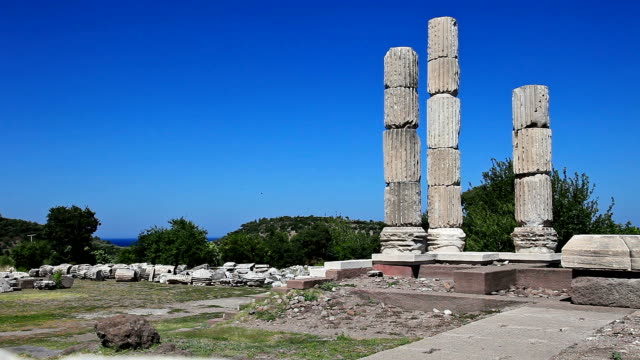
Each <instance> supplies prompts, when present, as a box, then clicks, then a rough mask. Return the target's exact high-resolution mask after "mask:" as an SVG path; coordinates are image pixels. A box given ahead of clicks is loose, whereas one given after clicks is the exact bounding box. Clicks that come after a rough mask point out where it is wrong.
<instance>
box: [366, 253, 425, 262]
mask: <svg viewBox="0 0 640 360" xmlns="http://www.w3.org/2000/svg"><path fill="white" fill-rule="evenodd" d="M371 259H372V260H373V262H374V265H375V264H392V265H393V264H396V265H398V264H402V265H406V264H431V263H434V262H435V261H436V257H435V256H434V255H433V254H409V253H404V254H402V253H399V254H372V255H371Z"/></svg>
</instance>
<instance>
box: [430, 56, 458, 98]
mask: <svg viewBox="0 0 640 360" xmlns="http://www.w3.org/2000/svg"><path fill="white" fill-rule="evenodd" d="M427 72H428V76H427V91H428V92H429V94H431V95H436V94H451V95H454V96H456V95H457V94H458V90H459V88H460V65H459V64H458V59H457V58H439V59H435V60H431V61H429V63H428V64H427Z"/></svg>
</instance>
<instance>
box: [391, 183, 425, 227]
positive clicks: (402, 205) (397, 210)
mask: <svg viewBox="0 0 640 360" xmlns="http://www.w3.org/2000/svg"><path fill="white" fill-rule="evenodd" d="M421 211H422V204H421V196H420V183H419V182H407V183H391V184H389V185H387V187H386V188H385V190H384V219H385V223H386V224H387V225H391V226H419V225H420V224H421V223H422V214H421Z"/></svg>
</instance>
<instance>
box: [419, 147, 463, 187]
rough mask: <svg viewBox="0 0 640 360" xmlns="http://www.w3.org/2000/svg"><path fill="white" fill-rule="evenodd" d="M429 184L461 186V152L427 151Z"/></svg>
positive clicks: (450, 150)
mask: <svg viewBox="0 0 640 360" xmlns="http://www.w3.org/2000/svg"><path fill="white" fill-rule="evenodd" d="M427 183H428V184H429V186H436V185H445V186H446V185H460V150H457V149H429V150H427Z"/></svg>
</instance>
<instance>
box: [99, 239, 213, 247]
mask: <svg viewBox="0 0 640 360" xmlns="http://www.w3.org/2000/svg"><path fill="white" fill-rule="evenodd" d="M100 239H101V240H104V241H108V242H110V243H112V244H113V245H117V246H121V247H128V246H131V245H132V244H133V243H135V242H136V241H138V238H137V237H132V238H100ZM218 239H220V237H219V236H218V237H207V240H209V241H216V240H218Z"/></svg>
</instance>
